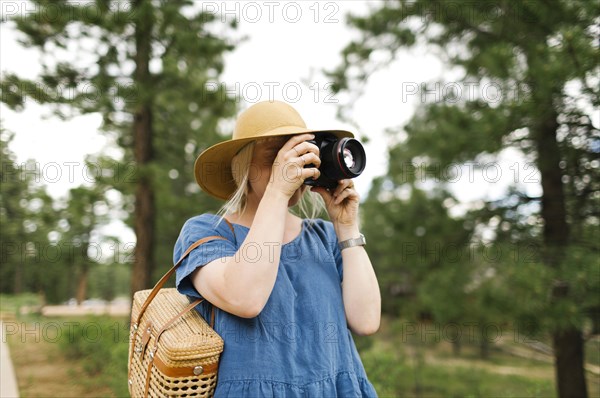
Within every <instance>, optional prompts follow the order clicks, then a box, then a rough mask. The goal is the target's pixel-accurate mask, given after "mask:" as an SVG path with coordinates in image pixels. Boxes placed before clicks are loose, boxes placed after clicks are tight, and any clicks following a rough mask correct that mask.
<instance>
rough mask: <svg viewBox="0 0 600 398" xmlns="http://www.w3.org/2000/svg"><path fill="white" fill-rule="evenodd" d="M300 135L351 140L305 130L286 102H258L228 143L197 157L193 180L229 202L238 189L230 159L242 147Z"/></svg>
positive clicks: (339, 132)
mask: <svg viewBox="0 0 600 398" xmlns="http://www.w3.org/2000/svg"><path fill="white" fill-rule="evenodd" d="M301 133H313V134H319V133H330V134H333V135H335V136H337V137H338V138H342V137H354V135H353V134H352V133H351V132H349V131H344V130H311V129H308V128H306V123H304V120H302V117H301V116H300V114H299V113H298V112H297V111H296V110H295V109H294V108H292V107H291V106H290V105H288V104H286V103H285V102H280V101H265V102H259V103H257V104H254V105H252V106H251V107H249V108H248V109H246V110H245V111H244V112H242V113H241V114H240V115H239V116H238V119H237V121H236V124H235V130H234V131H233V137H232V138H231V139H230V140H228V141H223V142H221V143H218V144H216V145H213V146H211V147H210V148H208V149H206V150H205V151H204V152H202V153H201V154H200V156H198V158H197V159H196V163H195V164H194V174H195V176H196V181H197V182H198V185H200V187H201V188H202V189H203V190H204V191H205V192H206V193H208V194H210V195H212V196H214V197H217V198H219V199H224V200H228V199H229V198H230V197H231V195H232V194H233V193H234V192H235V190H236V188H237V186H236V184H235V181H234V179H233V175H232V174H231V159H232V158H233V157H234V156H235V155H236V153H238V151H239V150H240V149H242V147H244V145H246V144H247V143H249V142H251V141H255V140H256V139H259V138H264V137H275V136H282V135H293V134H301Z"/></svg>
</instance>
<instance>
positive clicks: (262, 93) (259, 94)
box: [203, 81, 338, 104]
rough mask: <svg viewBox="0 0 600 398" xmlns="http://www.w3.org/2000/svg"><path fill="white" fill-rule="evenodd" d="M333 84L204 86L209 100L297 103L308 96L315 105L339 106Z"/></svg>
mask: <svg viewBox="0 0 600 398" xmlns="http://www.w3.org/2000/svg"><path fill="white" fill-rule="evenodd" d="M332 85H333V82H325V83H321V82H312V83H310V85H309V84H308V83H306V84H301V83H299V82H295V81H291V82H246V83H241V82H234V83H226V82H217V81H208V82H206V83H205V85H204V90H203V99H204V100H207V99H208V98H210V97H213V96H215V95H217V96H220V97H221V99H222V100H225V99H233V100H234V101H235V102H237V103H239V102H242V101H244V102H248V103H251V104H255V103H257V102H260V101H274V100H277V99H283V100H284V101H285V102H287V103H292V104H294V103H296V102H298V101H300V100H301V99H302V98H305V97H306V96H310V97H309V98H310V99H311V100H312V101H313V102H315V103H325V104H337V103H338V100H337V99H336V98H335V96H334V94H333V92H332V90H331V86H332Z"/></svg>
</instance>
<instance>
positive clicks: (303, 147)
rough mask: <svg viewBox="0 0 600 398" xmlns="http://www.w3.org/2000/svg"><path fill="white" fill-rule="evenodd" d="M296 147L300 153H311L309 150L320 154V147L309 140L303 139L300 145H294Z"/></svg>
mask: <svg viewBox="0 0 600 398" xmlns="http://www.w3.org/2000/svg"><path fill="white" fill-rule="evenodd" d="M294 149H295V150H296V152H297V153H298V154H299V155H302V154H305V153H309V152H312V153H314V154H316V155H319V147H318V146H316V145H315V144H313V143H310V142H307V141H303V142H301V143H299V144H298V145H296V146H294Z"/></svg>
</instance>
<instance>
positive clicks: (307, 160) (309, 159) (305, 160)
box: [299, 152, 321, 167]
mask: <svg viewBox="0 0 600 398" xmlns="http://www.w3.org/2000/svg"><path fill="white" fill-rule="evenodd" d="M299 159H300V164H301V165H302V166H303V167H304V166H306V165H307V164H313V165H315V167H320V166H321V158H320V157H319V156H317V155H316V154H314V153H312V152H309V153H305V154H304V155H302V156H300V158H299Z"/></svg>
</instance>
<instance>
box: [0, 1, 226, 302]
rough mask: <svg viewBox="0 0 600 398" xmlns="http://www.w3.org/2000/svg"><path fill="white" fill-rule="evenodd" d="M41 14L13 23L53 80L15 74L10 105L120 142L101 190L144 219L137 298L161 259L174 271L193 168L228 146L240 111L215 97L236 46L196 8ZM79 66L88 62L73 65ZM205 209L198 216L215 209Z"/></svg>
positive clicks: (180, 4)
mask: <svg viewBox="0 0 600 398" xmlns="http://www.w3.org/2000/svg"><path fill="white" fill-rule="evenodd" d="M31 3H33V4H31V5H27V10H28V11H27V12H25V11H24V12H19V13H17V14H16V15H14V16H13V17H12V18H11V19H10V21H12V22H14V23H15V24H16V28H17V29H18V31H19V32H20V33H21V34H22V36H23V40H22V43H23V45H25V46H28V47H33V48H37V49H39V50H41V51H42V53H43V54H44V57H43V58H42V68H43V72H42V74H41V76H40V77H39V79H38V80H35V81H32V80H26V79H22V78H20V77H19V76H17V75H16V74H10V73H7V74H5V75H4V76H3V79H2V84H1V86H0V87H1V89H2V101H3V102H4V103H6V104H7V105H8V106H10V107H11V108H13V109H22V108H23V106H24V104H25V101H26V100H27V99H29V98H31V99H33V100H35V101H38V102H40V103H43V104H51V105H54V108H53V109H54V112H55V114H56V115H58V116H60V117H63V118H69V117H74V116H77V115H79V114H88V113H99V114H101V115H102V119H103V124H102V127H101V129H102V130H103V131H104V132H106V133H107V134H109V136H110V137H116V143H117V145H118V146H119V147H121V148H122V149H123V156H122V158H119V159H114V158H108V157H106V156H99V157H92V158H90V159H89V161H90V162H94V163H95V168H94V170H96V169H98V168H100V169H102V170H103V171H104V172H103V173H101V175H99V176H97V178H96V182H97V183H98V184H105V185H107V187H105V188H108V187H113V188H115V189H117V190H119V191H120V192H121V194H122V198H123V202H124V208H125V209H126V210H127V209H128V208H130V207H131V208H132V209H133V211H132V213H133V215H132V217H130V218H128V222H129V224H130V225H132V226H133V228H134V230H135V234H136V238H137V239H136V245H135V253H134V266H133V270H132V278H131V290H132V292H135V291H137V290H140V289H143V288H147V287H149V286H151V284H152V279H153V272H154V271H155V268H156V267H155V263H156V260H157V256H158V257H159V261H161V262H163V261H167V260H168V261H169V262H170V261H171V259H170V255H168V254H166V253H171V252H172V247H173V244H174V237H173V235H174V234H175V236H176V232H173V229H174V228H176V226H177V224H179V225H181V223H182V218H185V217H184V216H183V214H184V213H186V212H187V215H188V216H189V211H190V208H189V207H188V208H185V206H186V205H189V204H190V203H191V201H192V199H191V196H192V194H196V193H197V192H198V190H197V189H196V188H192V186H193V175H192V172H191V170H192V166H191V163H193V160H190V159H191V158H192V157H193V156H194V155H195V154H197V153H198V152H199V151H200V150H201V149H202V148H204V147H206V146H207V145H209V144H211V143H212V142H214V141H215V140H217V138H218V137H219V134H218V129H217V124H218V122H219V121H220V120H221V119H222V118H224V117H228V116H230V115H232V114H233V112H234V110H235V109H234V108H235V106H234V105H235V104H234V103H233V101H232V100H231V99H230V98H229V97H228V96H226V95H225V94H224V92H223V91H222V90H220V89H217V90H213V89H207V82H209V81H214V80H215V79H217V78H218V76H219V75H220V73H221V72H222V70H223V54H224V53H225V52H227V51H230V50H232V48H233V44H231V43H230V42H229V41H228V40H226V39H224V38H222V37H220V36H219V35H218V34H216V33H215V31H216V30H217V29H216V27H215V25H214V24H213V23H212V22H213V21H214V20H215V15H214V14H207V13H202V12H199V11H198V10H197V8H196V7H195V6H196V3H194V2H193V1H189V0H174V1H168V2H166V1H161V2H157V1H150V0H135V1H129V2H125V1H123V2H121V1H119V2H106V1H101V0H97V1H95V2H70V1H65V0H61V1H51V2H50V1H45V0H36V1H32V2H31ZM75 48H76V49H77V50H76V53H75V54H73V53H72V51H73V49H75ZM69 55H70V56H71V57H72V56H73V55H76V57H75V59H74V60H69V61H67V60H66V58H67V57H68V56H69ZM106 171H107V172H106ZM106 175H110V176H111V177H110V178H106ZM173 180H175V181H173ZM176 183H177V185H176ZM175 185H176V186H175ZM182 195H183V196H185V197H186V200H182V201H177V199H176V196H182ZM200 199H203V200H200V201H198V198H196V202H199V203H196V208H197V209H198V210H202V209H206V208H210V207H213V208H214V206H215V203H214V201H211V200H210V199H207V198H206V197H201V198H200ZM161 206H166V207H162V208H161ZM175 209H178V210H175ZM163 215H164V216H163ZM165 217H167V218H168V220H165ZM165 226H166V229H167V230H166V231H163V230H161V228H163V227H165Z"/></svg>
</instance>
